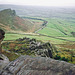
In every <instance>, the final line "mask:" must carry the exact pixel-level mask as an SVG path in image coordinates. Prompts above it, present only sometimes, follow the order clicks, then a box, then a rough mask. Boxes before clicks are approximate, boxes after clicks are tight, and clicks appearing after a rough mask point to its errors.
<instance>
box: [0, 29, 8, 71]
mask: <svg viewBox="0 0 75 75" xmlns="http://www.w3.org/2000/svg"><path fill="white" fill-rule="evenodd" d="M4 34H5V32H4V31H3V30H2V29H0V70H1V69H2V68H4V67H5V66H6V65H7V64H8V63H9V59H8V58H7V57H6V56H5V55H3V54H2V48H1V42H2V41H3V39H4Z"/></svg>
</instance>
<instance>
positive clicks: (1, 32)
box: [0, 29, 5, 53]
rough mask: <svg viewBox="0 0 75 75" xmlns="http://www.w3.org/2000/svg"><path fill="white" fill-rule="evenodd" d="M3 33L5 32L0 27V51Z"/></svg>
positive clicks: (0, 49) (0, 50)
mask: <svg viewBox="0 0 75 75" xmlns="http://www.w3.org/2000/svg"><path fill="white" fill-rule="evenodd" d="M4 34H5V32H4V31H3V30H2V29H0V53H1V52H2V48H1V42H2V40H3V39H4Z"/></svg>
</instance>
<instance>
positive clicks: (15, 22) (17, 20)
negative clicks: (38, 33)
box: [0, 9, 33, 32]
mask: <svg viewBox="0 0 75 75" xmlns="http://www.w3.org/2000/svg"><path fill="white" fill-rule="evenodd" d="M32 27H33V24H32V23H31V22H30V21H28V20H27V19H22V18H21V17H19V16H17V15H16V12H15V10H11V9H5V10H2V11H0V28H1V29H3V30H5V31H25V32H27V31H28V30H30V29H31V28H32Z"/></svg>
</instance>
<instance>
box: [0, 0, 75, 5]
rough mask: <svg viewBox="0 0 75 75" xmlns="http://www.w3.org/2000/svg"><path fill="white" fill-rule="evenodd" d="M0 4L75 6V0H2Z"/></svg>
mask: <svg viewBox="0 0 75 75" xmlns="http://www.w3.org/2000/svg"><path fill="white" fill-rule="evenodd" d="M0 4H16V5H39V6H75V0H0Z"/></svg>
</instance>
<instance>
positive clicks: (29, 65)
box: [0, 56, 75, 75]
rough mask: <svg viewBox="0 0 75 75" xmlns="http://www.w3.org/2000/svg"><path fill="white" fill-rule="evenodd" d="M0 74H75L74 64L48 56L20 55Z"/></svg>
mask: <svg viewBox="0 0 75 75" xmlns="http://www.w3.org/2000/svg"><path fill="white" fill-rule="evenodd" d="M0 75H75V65H73V64H70V63H67V62H64V61H59V60H54V59H51V58H48V57H31V56H21V57H19V58H18V59H16V60H14V61H12V62H10V63H9V64H8V65H7V66H6V67H5V68H4V69H3V71H1V72H0Z"/></svg>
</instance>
